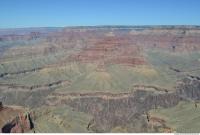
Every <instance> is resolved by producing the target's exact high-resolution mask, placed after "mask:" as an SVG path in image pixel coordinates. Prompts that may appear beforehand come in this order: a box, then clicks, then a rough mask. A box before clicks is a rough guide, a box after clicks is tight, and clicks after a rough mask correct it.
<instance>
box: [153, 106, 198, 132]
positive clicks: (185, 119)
mask: <svg viewBox="0 0 200 135" xmlns="http://www.w3.org/2000/svg"><path fill="white" fill-rule="evenodd" d="M150 114H151V115H152V116H156V117H160V118H163V119H165V120H166V124H167V125H168V126H170V127H171V128H172V129H174V130H175V131H176V132H179V133H184V132H187V133H193V132H200V128H199V127H200V123H199V121H200V104H198V105H197V108H195V104H194V103H193V102H180V103H179V104H178V105H177V106H175V107H172V108H165V109H164V108H159V109H156V110H151V111H150Z"/></svg>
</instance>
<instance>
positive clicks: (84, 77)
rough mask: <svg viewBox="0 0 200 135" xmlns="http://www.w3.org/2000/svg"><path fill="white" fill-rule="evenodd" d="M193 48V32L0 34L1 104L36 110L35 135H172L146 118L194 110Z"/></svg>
mask: <svg viewBox="0 0 200 135" xmlns="http://www.w3.org/2000/svg"><path fill="white" fill-rule="evenodd" d="M199 43H200V29H199V27H197V26H162V27H161V26H146V27H145V26H143V27H134V26H130V27H125V26H119V27H117V26H111V27H67V28H35V29H13V30H0V95H1V96H2V97H3V101H1V102H2V103H3V104H4V105H5V106H13V105H16V106H23V107H27V108H29V109H30V111H31V112H35V110H37V112H38V113H36V116H35V118H34V120H33V123H35V126H36V129H35V132H176V131H179V130H178V129H177V128H176V127H178V126H177V125H173V124H172V125H170V124H169V123H168V120H166V119H164V118H163V117H160V116H159V114H156V113H155V114H156V115H153V114H154V113H153V114H152V110H154V111H156V110H161V112H162V109H166V110H170V109H171V108H174V109H173V110H176V107H178V108H179V104H182V103H183V104H187V103H188V102H189V103H190V104H187V105H188V106H191V105H193V103H194V106H196V105H197V103H198V101H199V99H200V91H199V89H200V79H199V76H200V69H199V68H198V67H199V66H200V46H199ZM195 103H196V105H195ZM183 112H186V111H185V110H183ZM65 113H66V115H65ZM71 113H74V115H71ZM164 114H165V115H167V116H168V113H164ZM83 116H84V117H83ZM70 117H71V118H72V119H70ZM73 118H74V119H73ZM9 120H10V121H11V119H9ZM47 120H48V121H50V123H46V122H45V121H47ZM190 120H192V118H191V119H190ZM80 121H81V122H80ZM44 123H45V124H46V126H44V125H45V124H44ZM69 123H71V124H69ZM191 123H192V121H191ZM4 124H6V122H5V123H4ZM48 127H52V128H48ZM78 129H80V130H78ZM192 131H195V132H196V130H192ZM188 132H190V131H189V130H188Z"/></svg>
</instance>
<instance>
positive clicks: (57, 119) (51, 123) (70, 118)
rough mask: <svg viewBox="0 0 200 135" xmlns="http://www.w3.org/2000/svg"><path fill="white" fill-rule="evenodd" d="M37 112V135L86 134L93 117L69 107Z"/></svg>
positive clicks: (43, 109)
mask: <svg viewBox="0 0 200 135" xmlns="http://www.w3.org/2000/svg"><path fill="white" fill-rule="evenodd" d="M35 112H36V120H35V121H34V124H35V131H36V133H38V132H39V133H66V132H67V133H70V132H71V133H73V132H76V133H79V132H81V133H84V132H89V131H88V130H87V125H88V123H89V122H90V121H91V120H92V117H91V116H89V115H87V114H85V113H82V112H77V111H74V110H73V109H72V108H70V107H68V106H59V107H42V108H39V109H38V110H36V111H35Z"/></svg>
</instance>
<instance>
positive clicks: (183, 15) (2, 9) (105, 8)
mask: <svg viewBox="0 0 200 135" xmlns="http://www.w3.org/2000/svg"><path fill="white" fill-rule="evenodd" d="M95 25H200V0H0V28H21V27H64V26H95Z"/></svg>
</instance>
